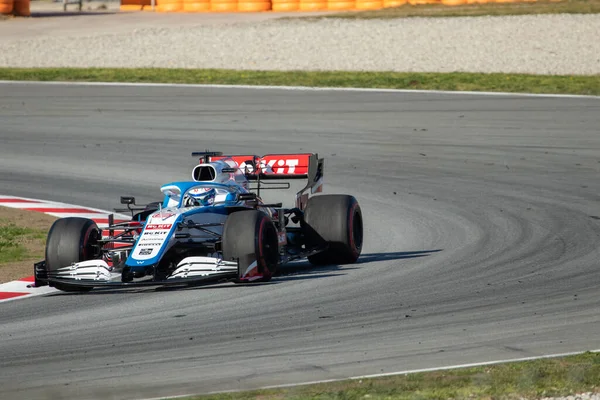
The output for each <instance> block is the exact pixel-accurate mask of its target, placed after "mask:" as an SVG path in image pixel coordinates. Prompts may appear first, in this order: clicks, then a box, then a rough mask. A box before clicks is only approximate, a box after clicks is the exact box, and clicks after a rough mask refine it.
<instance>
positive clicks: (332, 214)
mask: <svg viewBox="0 0 600 400" xmlns="http://www.w3.org/2000/svg"><path fill="white" fill-rule="evenodd" d="M304 221H305V222H306V224H307V225H308V226H307V227H306V229H307V231H308V233H307V236H308V237H307V240H308V242H309V244H312V245H315V246H318V245H323V244H326V245H327V246H328V248H327V250H325V251H322V252H320V253H317V254H314V255H312V256H309V257H308V261H310V263H311V264H315V265H327V264H352V263H354V262H356V260H358V257H359V256H360V253H361V251H362V245H363V219H362V211H361V209H360V205H359V204H358V201H357V200H356V198H354V197H353V196H349V195H338V194H333V195H322V196H315V197H311V198H310V199H309V200H308V204H307V205H306V209H305V210H304ZM311 236H312V237H311Z"/></svg>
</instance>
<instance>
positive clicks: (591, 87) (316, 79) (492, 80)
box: [0, 68, 600, 95]
mask: <svg viewBox="0 0 600 400" xmlns="http://www.w3.org/2000/svg"><path fill="white" fill-rule="evenodd" d="M0 80H21V81H65V82H143V83H187V84H231V85H266V86H309V87H346V88H348V87H360V88H385V89H420V90H449V91H456V90H461V91H488V92H526V93H547V94H548V93H557V94H580V95H600V74H599V75H526V74H482V73H463V72H456V73H403V72H343V71H332V72H329V71H315V72H307V71H234V70H217V69H160V68H147V69H146V68H138V69H135V68H132V69H120V68H83V69H79V68H32V69H29V68H0Z"/></svg>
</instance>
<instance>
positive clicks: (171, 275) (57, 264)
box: [34, 152, 363, 292]
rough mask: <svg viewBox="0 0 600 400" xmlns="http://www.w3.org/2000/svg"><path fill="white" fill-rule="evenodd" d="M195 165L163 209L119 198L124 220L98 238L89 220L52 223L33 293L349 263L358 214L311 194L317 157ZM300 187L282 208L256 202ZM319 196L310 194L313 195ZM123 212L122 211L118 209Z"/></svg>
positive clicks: (216, 158)
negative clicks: (295, 263)
mask: <svg viewBox="0 0 600 400" xmlns="http://www.w3.org/2000/svg"><path fill="white" fill-rule="evenodd" d="M192 155H193V156H198V157H200V160H199V161H200V162H199V164H198V165H197V166H196V167H195V168H194V169H193V171H192V180H191V181H182V182H171V183H168V184H165V185H163V186H162V187H161V188H160V190H161V192H162V194H163V196H164V198H163V200H162V202H158V203H152V204H150V205H147V206H137V205H136V204H135V198H133V197H128V196H124V197H121V203H122V204H126V205H127V210H129V211H130V212H131V214H132V218H131V220H130V221H126V222H122V223H114V219H113V218H112V216H111V218H109V226H108V228H107V229H106V230H104V231H102V230H100V229H99V228H98V226H97V225H96V223H95V222H94V221H92V220H90V219H86V218H78V217H68V218H61V219H58V220H57V221H55V223H54V224H53V225H52V227H51V228H50V231H49V232H48V238H47V243H46V256H45V259H44V260H43V261H40V262H38V263H36V264H35V265H34V273H35V285H36V286H44V285H50V286H53V287H55V288H57V289H60V290H64V291H75V292H85V291H89V290H91V289H92V288H94V287H131V286H147V285H154V286H158V285H171V284H176V285H181V284H185V285H189V284H202V283H217V282H223V281H233V282H237V283H249V282H266V281H269V280H270V279H271V278H272V277H273V275H274V274H275V272H276V270H277V267H278V266H280V265H282V264H285V263H287V262H290V261H292V260H298V259H303V258H307V259H308V261H309V262H311V263H313V264H315V265H323V264H348V263H354V262H356V261H357V259H358V258H359V256H360V254H361V249H362V244H363V220H362V212H361V209H360V206H359V204H358V202H357V200H356V199H355V198H354V197H353V196H350V195H323V194H318V193H320V192H321V191H322V187H323V167H324V160H323V159H322V158H319V157H318V155H316V154H311V153H305V154H271V155H266V156H261V157H259V156H255V155H249V156H247V155H235V156H224V155H223V154H222V153H219V152H201V153H192ZM297 182H301V185H302V186H301V187H300V189H299V190H298V191H297V192H295V195H294V197H293V199H291V200H292V204H291V205H290V206H287V207H286V206H284V205H283V203H282V202H279V203H267V202H265V201H264V200H263V197H264V196H263V194H264V193H267V192H271V191H274V192H278V191H281V190H289V189H290V188H291V187H292V184H293V183H297ZM317 194H318V195H317ZM118 211H123V210H118Z"/></svg>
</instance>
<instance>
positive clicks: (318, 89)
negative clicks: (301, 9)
mask: <svg viewBox="0 0 600 400" xmlns="http://www.w3.org/2000/svg"><path fill="white" fill-rule="evenodd" d="M0 84H8V85H65V86H123V87H173V88H175V87H178V88H196V89H200V88H213V89H253V90H289V91H316V92H322V91H333V92H373V93H378V92H381V93H418V94H449V95H477V96H513V97H515V96H516V97H548V98H568V99H571V98H572V99H595V100H600V96H592V95H579V94H542V93H510V92H473V91H464V92H462V91H458V90H456V91H452V90H413V89H377V88H340V87H309V86H264V85H256V86H254V85H211V84H206V85H203V84H188V83H131V82H48V81H2V80H0Z"/></svg>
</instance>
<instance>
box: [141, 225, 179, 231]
mask: <svg viewBox="0 0 600 400" xmlns="http://www.w3.org/2000/svg"><path fill="white" fill-rule="evenodd" d="M172 226H173V225H172V224H149V225H146V230H154V229H162V230H170V229H171V227H172Z"/></svg>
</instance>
